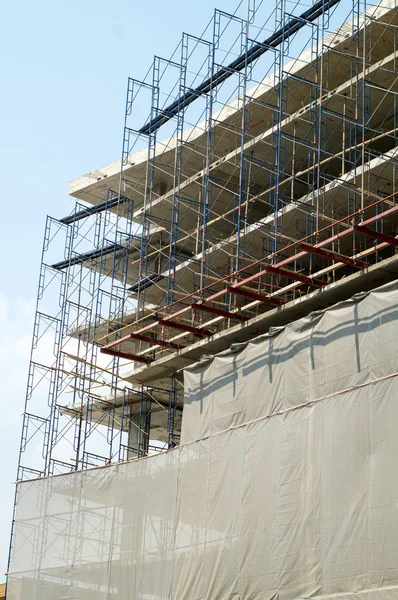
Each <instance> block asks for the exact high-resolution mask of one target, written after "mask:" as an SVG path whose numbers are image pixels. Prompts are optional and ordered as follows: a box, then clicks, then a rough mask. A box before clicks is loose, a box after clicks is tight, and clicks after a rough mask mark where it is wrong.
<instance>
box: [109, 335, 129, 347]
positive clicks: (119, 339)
mask: <svg viewBox="0 0 398 600" xmlns="http://www.w3.org/2000/svg"><path fill="white" fill-rule="evenodd" d="M130 336H131V334H130V333H129V334H128V335H125V336H124V337H122V338H118V339H117V340H115V341H113V342H110V343H109V344H105V346H104V348H113V346H117V345H118V344H121V343H123V342H126V341H127V340H130V339H131V337H130Z"/></svg>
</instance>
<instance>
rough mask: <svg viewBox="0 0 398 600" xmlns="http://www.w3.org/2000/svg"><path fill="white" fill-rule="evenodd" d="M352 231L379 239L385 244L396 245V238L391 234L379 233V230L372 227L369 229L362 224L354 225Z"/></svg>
mask: <svg viewBox="0 0 398 600" xmlns="http://www.w3.org/2000/svg"><path fill="white" fill-rule="evenodd" d="M354 231H357V232H358V233H363V234H364V235H367V236H368V237H371V238H373V239H376V240H380V241H381V242H386V243H387V244H391V245H392V246H398V238H396V237H393V236H392V235H387V234H385V233H380V232H379V231H374V230H373V229H369V228H368V227H364V226H363V225H354Z"/></svg>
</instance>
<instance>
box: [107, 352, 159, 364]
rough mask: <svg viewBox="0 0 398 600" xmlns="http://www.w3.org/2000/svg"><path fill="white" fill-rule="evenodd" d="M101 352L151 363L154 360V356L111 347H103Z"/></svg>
mask: <svg viewBox="0 0 398 600" xmlns="http://www.w3.org/2000/svg"><path fill="white" fill-rule="evenodd" d="M101 354H109V356H117V357H119V358H125V359H127V360H132V361H134V362H142V363H146V364H149V363H151V362H152V358H148V357H147V356H139V355H138V354H128V353H127V352H120V351H119V350H110V349H109V348H101Z"/></svg>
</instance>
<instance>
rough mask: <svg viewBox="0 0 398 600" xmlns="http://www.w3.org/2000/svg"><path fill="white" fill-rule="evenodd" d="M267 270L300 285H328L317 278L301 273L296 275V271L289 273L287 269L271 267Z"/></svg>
mask: <svg viewBox="0 0 398 600" xmlns="http://www.w3.org/2000/svg"><path fill="white" fill-rule="evenodd" d="M265 270H266V271H267V273H273V274H274V275H280V276H281V277H286V279H292V280H293V281H299V282H300V283H305V284H306V285H314V286H315V287H324V286H325V285H326V283H325V282H324V281H322V279H316V278H315V277H310V276H308V275H302V274H301V273H295V272H294V271H288V270H287V269H280V268H278V267H274V266H271V265H270V266H269V267H266V268H265Z"/></svg>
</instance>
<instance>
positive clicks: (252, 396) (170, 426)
mask: <svg viewBox="0 0 398 600" xmlns="http://www.w3.org/2000/svg"><path fill="white" fill-rule="evenodd" d="M210 17H211V18H210ZM188 27H190V24H189V23H187V28H188ZM190 28H191V29H194V27H192V26H191V27H190ZM147 65H148V67H149V69H148V72H147V75H146V77H144V78H143V80H137V79H133V78H129V79H128V86H127V95H126V104H125V118H124V129H123V136H122V139H123V144H122V156H121V157H120V158H119V160H117V161H116V162H114V163H112V164H110V165H107V166H105V167H103V168H100V169H98V170H97V171H93V172H91V173H88V174H86V175H83V176H81V177H78V178H77V179H74V180H73V181H72V182H71V183H70V187H69V194H70V196H71V197H72V198H73V199H74V202H75V208H74V210H73V211H71V212H70V214H65V213H67V209H66V210H65V212H63V211H62V202H61V201H58V202H57V203H56V206H57V211H59V214H57V215H55V216H51V217H47V220H46V224H45V234H44V242H43V251H42V262H41V266H40V277H39V286H38V297H37V309H36V316H35V322H34V329H33V339H32V352H31V362H30V367H29V374H28V384H27V393H26V400H25V407H24V414H23V428H22V435H21V447H20V455H19V464H18V473H17V481H16V495H15V510H14V519H13V527H12V535H11V543H10V559H9V568H8V581H7V589H6V598H7V600H39V599H40V600H55V599H57V600H61V599H66V598H76V599H77V598H79V599H81V600H109V599H110V598H121V599H126V600H127V599H139V600H232V599H234V600H303V599H309V598H311V599H312V598H314V599H319V600H320V599H322V600H332V599H333V600H396V599H397V598H398V479H397V477H396V476H394V473H396V472H397V469H398V436H397V434H396V429H397V427H396V424H397V423H398V403H397V397H398V379H397V375H398V281H397V276H398V253H397V247H398V237H397V236H398V189H397V187H398V177H397V173H396V170H397V168H398V160H397V159H398V142H397V140H398V122H397V119H398V111H397V97H398V5H397V3H396V0H382V1H381V2H380V3H377V2H373V3H371V2H367V1H366V0H365V1H362V0H318V1H317V2H313V0H306V1H304V0H297V1H296V0H272V1H265V0H244V1H243V0H242V1H241V2H240V4H239V5H238V6H237V8H236V10H235V12H233V13H227V12H225V11H221V10H218V9H215V10H214V13H213V15H209V24H208V26H207V28H206V29H205V31H204V32H202V33H200V32H197V31H195V32H194V34H188V33H183V34H182V37H181V41H180V43H179V44H178V46H177V48H176V50H175V52H174V54H173V55H172V56H171V58H169V59H164V58H161V57H158V56H155V57H154V58H153V61H152V63H151V57H148V61H147ZM126 75H127V74H126ZM87 93H89V92H87ZM122 117H123V115H122V114H121V122H122ZM120 133H121V132H115V137H117V136H118V135H119V137H120ZM115 158H116V157H115ZM396 161H397V162H396ZM60 193H61V192H60ZM65 206H66V207H68V205H67V203H66V202H65ZM18 401H20V402H21V406H22V402H23V401H22V399H21V400H18ZM394 415H395V416H394Z"/></svg>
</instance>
